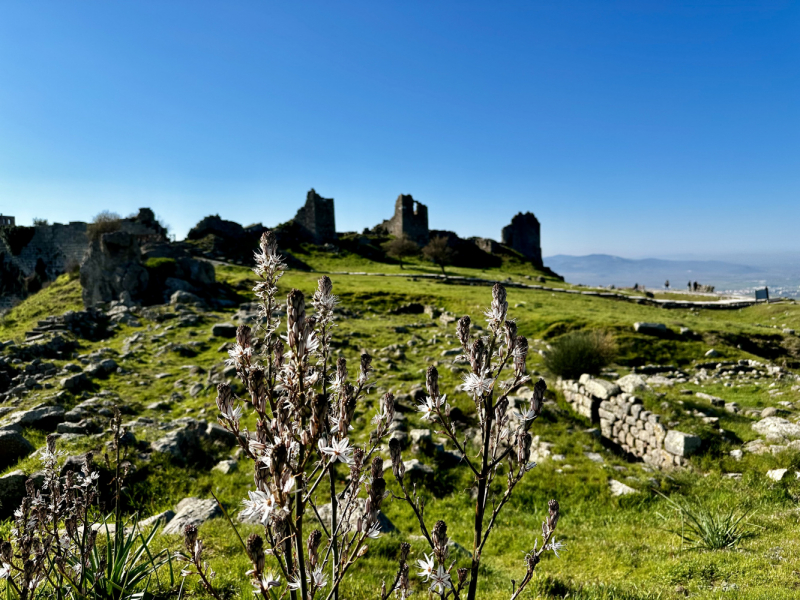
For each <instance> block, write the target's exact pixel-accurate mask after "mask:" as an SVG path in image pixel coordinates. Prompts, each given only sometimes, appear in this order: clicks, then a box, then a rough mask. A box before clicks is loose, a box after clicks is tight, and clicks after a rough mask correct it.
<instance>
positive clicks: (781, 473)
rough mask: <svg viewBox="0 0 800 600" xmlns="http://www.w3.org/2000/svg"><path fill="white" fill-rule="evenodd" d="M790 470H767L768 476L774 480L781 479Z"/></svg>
mask: <svg viewBox="0 0 800 600" xmlns="http://www.w3.org/2000/svg"><path fill="white" fill-rule="evenodd" d="M788 472H789V469H772V470H771V471H767V477H769V478H770V479H772V481H781V480H782V479H783V478H784V477H786V473H788Z"/></svg>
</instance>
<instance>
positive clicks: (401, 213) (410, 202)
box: [375, 194, 430, 246]
mask: <svg viewBox="0 0 800 600" xmlns="http://www.w3.org/2000/svg"><path fill="white" fill-rule="evenodd" d="M375 229H376V230H382V231H385V232H386V233H388V234H389V235H393V236H395V237H401V236H403V235H405V236H406V237H407V238H408V239H410V240H412V241H413V242H416V243H417V244H419V245H420V246H424V245H425V244H427V243H428V241H429V240H430V231H429V230H428V207H427V206H425V205H424V204H422V203H421V202H417V201H416V200H414V198H413V197H412V196H411V195H410V194H408V195H406V194H400V195H399V196H398V197H397V200H396V201H395V203H394V216H393V217H392V218H391V219H387V220H386V221H384V222H383V223H381V224H380V225H378V226H377V227H376V228H375Z"/></svg>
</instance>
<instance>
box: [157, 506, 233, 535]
mask: <svg viewBox="0 0 800 600" xmlns="http://www.w3.org/2000/svg"><path fill="white" fill-rule="evenodd" d="M221 515H222V510H221V509H220V507H219V505H218V504H217V502H216V500H201V499H199V498H184V499H183V500H181V501H180V502H178V506H176V507H175V516H174V517H172V519H170V521H169V523H167V526H166V527H165V528H164V531H163V533H165V534H179V535H182V534H183V530H184V528H185V527H186V526H187V525H195V526H197V527H199V526H200V525H202V524H203V523H205V522H206V521H209V520H210V519H213V518H215V517H219V516H221Z"/></svg>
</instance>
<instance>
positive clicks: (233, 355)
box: [225, 344, 253, 365]
mask: <svg viewBox="0 0 800 600" xmlns="http://www.w3.org/2000/svg"><path fill="white" fill-rule="evenodd" d="M252 354H253V348H252V347H247V348H243V347H242V346H241V345H240V344H234V345H233V348H231V349H230V350H228V356H230V358H229V359H228V360H226V361H225V362H226V363H227V364H228V365H239V364H241V363H242V362H243V361H244V358H245V357H248V358H249V357H250V356H251V355H252Z"/></svg>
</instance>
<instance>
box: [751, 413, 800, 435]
mask: <svg viewBox="0 0 800 600" xmlns="http://www.w3.org/2000/svg"><path fill="white" fill-rule="evenodd" d="M752 427H753V430H754V431H755V432H756V433H759V434H761V435H763V436H773V437H775V438H785V439H797V438H800V425H797V424H795V423H792V422H790V421H787V420H786V419H784V418H782V417H766V418H765V419H761V420H760V421H758V422H757V423H753V425H752Z"/></svg>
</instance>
